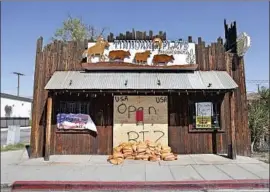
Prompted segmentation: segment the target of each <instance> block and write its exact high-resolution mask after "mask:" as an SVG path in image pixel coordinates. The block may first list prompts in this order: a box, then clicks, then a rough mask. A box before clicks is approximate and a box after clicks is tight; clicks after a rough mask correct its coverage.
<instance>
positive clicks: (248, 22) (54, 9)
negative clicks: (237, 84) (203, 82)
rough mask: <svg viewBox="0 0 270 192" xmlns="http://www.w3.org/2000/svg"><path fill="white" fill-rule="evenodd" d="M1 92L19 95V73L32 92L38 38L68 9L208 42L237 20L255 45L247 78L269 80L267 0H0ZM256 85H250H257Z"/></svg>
mask: <svg viewBox="0 0 270 192" xmlns="http://www.w3.org/2000/svg"><path fill="white" fill-rule="evenodd" d="M1 4H2V6H1V8H2V10H1V13H2V15H1V19H2V20H1V73H2V74H1V78H2V79H1V80H2V81H1V92H4V93H10V94H16V87H17V77H16V76H15V75H12V74H11V73H12V72H13V71H18V72H21V73H24V74H26V76H24V77H22V78H21V90H20V93H21V95H22V96H32V94H33V76H34V64H35V52H36V40H37V38H38V37H39V36H43V38H44V43H45V44H46V43H49V41H50V38H51V37H52V35H53V33H54V31H55V29H56V28H58V27H60V26H61V23H62V21H63V20H64V19H66V17H67V14H68V13H70V14H71V15H72V16H75V17H82V18H83V20H84V21H85V22H86V23H88V24H93V25H94V26H96V27H98V28H101V27H107V28H108V31H110V32H113V33H114V34H116V33H119V32H125V31H127V30H131V29H132V28H135V29H136V30H147V31H148V30H151V29H152V30H153V31H154V32H155V33H156V32H158V31H159V30H163V31H166V32H167V37H168V39H172V40H173V39H178V38H183V39H186V38H187V37H188V36H189V35H190V36H192V37H193V39H194V40H197V38H198V37H202V38H203V40H205V41H206V43H211V42H214V41H216V39H217V38H218V37H219V36H221V37H224V26H223V20H224V18H226V19H227V22H233V21H234V20H236V22H237V27H238V33H241V32H247V33H248V34H249V35H250V36H251V39H252V46H251V48H250V50H249V51H248V52H247V54H246V56H245V69H246V78H247V79H261V80H267V79H269V10H268V9H269V3H268V2H261V1H258V2H255V1H253V2H250V1H249V2H244V1H242V2H240V1H239V2H232V1H229V2H210V1H208V2H175V1H169V2H168V1H166V2H165V1H164V2H160V1H158V2H152V1H146V2H145V1H139V2H124V1H119V2H109V1H102V2H86V1H76V2H75V1H74V2H67V1H63V2H62V1H59V2H53V1H49V2H7V1H5V2H1ZM254 88H255V86H254V85H253V86H248V90H254Z"/></svg>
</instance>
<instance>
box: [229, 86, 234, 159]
mask: <svg viewBox="0 0 270 192" xmlns="http://www.w3.org/2000/svg"><path fill="white" fill-rule="evenodd" d="M230 108H231V113H230V114H231V123H230V128H231V131H230V133H231V135H230V137H231V144H230V145H229V147H228V157H229V158H230V159H236V145H235V144H236V142H235V122H234V118H235V93H234V91H233V92H232V93H230Z"/></svg>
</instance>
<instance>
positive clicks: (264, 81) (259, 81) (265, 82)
mask: <svg viewBox="0 0 270 192" xmlns="http://www.w3.org/2000/svg"><path fill="white" fill-rule="evenodd" d="M246 82H247V83H254V84H258V83H259V84H269V80H246Z"/></svg>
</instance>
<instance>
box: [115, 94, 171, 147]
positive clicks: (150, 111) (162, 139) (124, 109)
mask: <svg viewBox="0 0 270 192" xmlns="http://www.w3.org/2000/svg"><path fill="white" fill-rule="evenodd" d="M137 110H143V122H140V123H139V124H138V122H137V121H136V111H137ZM113 114H114V117H113V120H114V123H113V146H114V147H115V146H117V145H119V144H120V143H121V142H128V141H146V140H150V141H152V142H157V143H161V144H164V145H168V98H167V96H122V95H121V96H115V97H114V113H113Z"/></svg>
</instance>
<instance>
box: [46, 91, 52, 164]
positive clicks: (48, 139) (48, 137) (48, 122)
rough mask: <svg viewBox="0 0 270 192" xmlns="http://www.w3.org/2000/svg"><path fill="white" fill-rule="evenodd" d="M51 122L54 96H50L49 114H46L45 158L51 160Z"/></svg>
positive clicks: (48, 102) (48, 103)
mask: <svg viewBox="0 0 270 192" xmlns="http://www.w3.org/2000/svg"><path fill="white" fill-rule="evenodd" d="M51 124H52V96H51V95H49V96H48V100H47V114H46V141H45V156H44V160H45V161H49V159H50V149H51V145H50V144H51Z"/></svg>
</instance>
